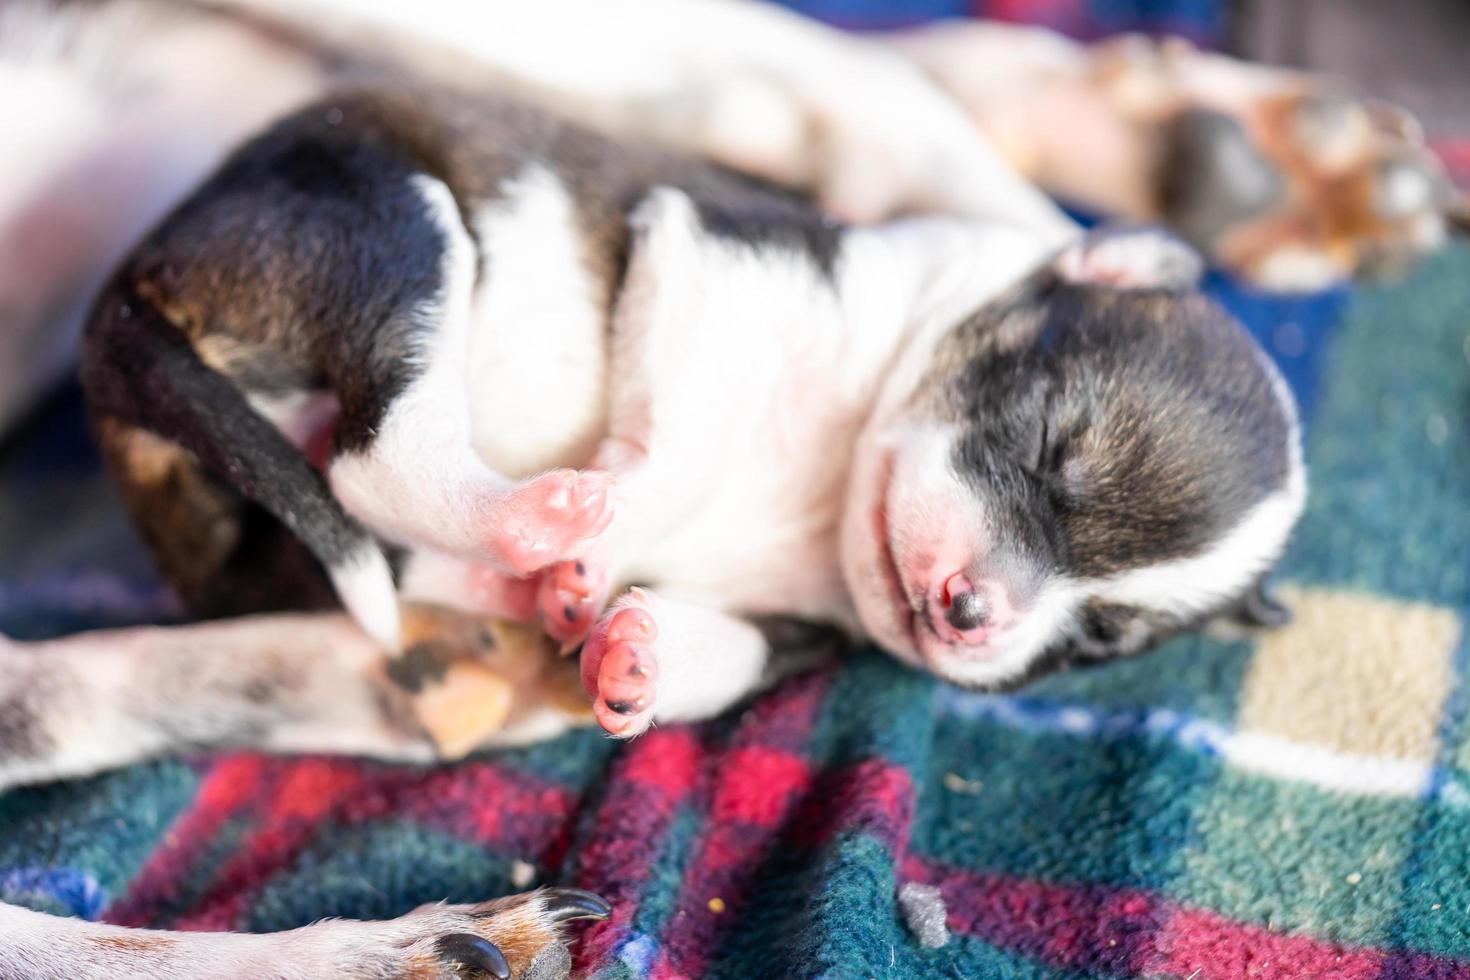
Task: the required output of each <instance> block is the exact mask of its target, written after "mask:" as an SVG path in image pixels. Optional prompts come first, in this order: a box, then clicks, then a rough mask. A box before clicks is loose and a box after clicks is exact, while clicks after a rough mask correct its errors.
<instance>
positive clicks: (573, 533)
mask: <svg viewBox="0 0 1470 980" xmlns="http://www.w3.org/2000/svg"><path fill="white" fill-rule="evenodd" d="M611 490H612V477H611V475H609V474H607V473H603V472H601V471H598V470H584V471H578V470H552V471H551V472H550V473H546V474H543V475H542V476H538V477H537V478H536V479H534V480H531V481H529V482H527V483H525V484H523V485H522V486H520V487H517V488H516V489H515V490H513V491H511V493H510V495H509V497H508V498H507V499H506V500H505V502H504V503H503V504H502V505H501V506H500V507H499V508H498V509H497V511H496V515H495V517H496V521H497V522H498V527H497V528H496V530H495V532H494V534H495V537H494V541H493V543H492V544H493V550H494V551H495V552H496V554H497V556H498V557H499V558H500V560H501V561H502V562H503V563H504V564H505V565H506V566H507V567H508V568H509V569H510V570H511V571H512V572H513V573H515V574H516V575H529V574H531V573H532V572H535V571H538V570H539V569H542V568H545V567H546V566H547V565H550V564H552V563H553V562H557V561H561V560H563V559H566V558H570V557H572V556H573V553H574V552H575V551H576V550H577V548H578V547H579V546H580V545H582V544H583V543H584V542H586V541H587V540H588V539H589V538H593V537H596V536H597V535H598V534H601V533H602V531H603V530H604V529H605V528H606V527H607V525H608V522H609V521H611V520H612V511H613V508H612V498H611Z"/></svg>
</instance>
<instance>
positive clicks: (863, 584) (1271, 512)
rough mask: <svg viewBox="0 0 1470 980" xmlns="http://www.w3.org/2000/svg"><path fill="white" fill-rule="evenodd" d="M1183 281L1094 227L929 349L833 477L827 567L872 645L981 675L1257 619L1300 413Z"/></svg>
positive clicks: (1189, 277)
mask: <svg viewBox="0 0 1470 980" xmlns="http://www.w3.org/2000/svg"><path fill="white" fill-rule="evenodd" d="M1198 272H1199V265H1198V261H1197V259H1196V258H1195V257H1194V255H1193V253H1192V252H1190V251H1189V250H1188V249H1187V248H1186V247H1185V246H1183V245H1181V244H1179V243H1177V242H1176V241H1174V240H1173V239H1170V238H1168V237H1166V236H1164V235H1162V234H1160V233H1156V232H1151V231H1135V232H1113V233H1105V234H1103V235H1097V236H1093V237H1092V238H1089V239H1088V240H1086V241H1084V242H1082V243H1080V244H1078V245H1076V246H1074V247H1072V248H1070V249H1068V250H1067V251H1066V252H1064V253H1063V254H1062V255H1060V256H1059V257H1057V258H1056V259H1055V260H1053V261H1052V262H1051V263H1050V264H1049V265H1047V266H1046V267H1045V268H1043V269H1042V270H1040V271H1039V272H1037V273H1036V274H1034V275H1032V276H1031V277H1029V278H1028V279H1027V280H1025V281H1024V282H1023V283H1022V284H1021V285H1020V286H1019V287H1017V288H1016V289H1015V290H1014V291H1013V292H1011V293H1010V294H1009V295H1007V296H1005V297H1004V298H1002V299H1000V300H998V301H996V302H994V303H992V304H989V305H987V306H985V307H984V308H982V309H981V310H979V311H977V312H976V313H974V314H973V315H972V316H970V317H969V318H967V319H966V320H965V321H964V322H963V323H961V324H960V325H959V326H958V327H957V328H956V329H954V330H953V331H951V332H950V333H949V334H948V335H947V336H946V337H945V338H944V339H942V340H941V341H940V342H939V343H938V345H937V346H936V347H935V348H934V354H933V358H932V361H931V363H930V364H929V365H928V367H927V369H926V373H925V375H924V377H923V381H922V382H921V383H920V384H919V385H918V387H917V389H916V390H914V391H913V392H912V394H911V395H909V396H908V397H907V398H906V399H905V400H903V401H902V404H901V406H900V407H898V408H897V409H894V410H889V411H886V412H884V413H882V414H880V415H879V416H876V417H875V418H874V419H873V421H872V422H871V423H870V425H869V427H868V430H867V431H866V432H865V433H864V435H863V438H862V440H861V444H860V446H859V450H858V460H857V465H856V467H855V469H854V476H853V479H852V483H851V486H850V488H849V498H848V505H847V508H846V512H845V515H844V525H843V531H842V534H843V539H842V551H843V571H844V574H845V576H846V577H847V580H848V585H849V587H850V589H851V591H852V593H853V596H854V598H855V601H856V604H857V609H858V614H859V616H860V618H861V619H862V621H863V623H864V625H865V627H866V628H867V630H868V631H869V633H870V635H871V636H872V637H873V638H874V639H875V640H877V641H878V642H879V643H880V644H882V645H883V646H885V647H887V648H888V649H889V650H891V651H893V652H894V653H895V654H897V655H898V656H899V657H900V658H902V659H904V660H906V661H909V662H911V663H914V664H916V665H919V666H923V667H925V668H927V669H929V670H930V671H932V672H934V673H936V674H939V675H940V676H942V677H945V678H947V679H949V680H952V681H955V682H957V683H960V684H964V685H968V686H975V687H997V686H1007V685H1011V684H1015V683H1018V682H1020V681H1023V680H1025V679H1027V678H1029V677H1031V676H1034V675H1035V674H1037V673H1039V672H1041V671H1043V670H1045V669H1047V668H1048V667H1050V666H1054V665H1057V664H1058V663H1060V662H1062V661H1065V660H1069V659H1094V660H1095V659H1103V658H1108V657H1114V656H1119V655H1124V654H1130V653H1136V652H1138V651H1140V650H1143V649H1145V648H1147V647H1149V646H1151V645H1152V644H1154V643H1155V642H1157V641H1158V640H1160V639H1162V638H1164V637H1166V636H1168V635H1170V634H1172V633H1174V632H1176V631H1178V630H1180V629H1183V628H1186V627H1189V626H1193V625H1196V624H1198V623H1200V622H1202V621H1203V620H1205V619H1208V618H1211V617H1213V616H1216V615H1220V614H1223V613H1227V612H1241V611H1245V612H1248V613H1249V614H1250V615H1249V616H1248V617H1247V618H1252V619H1254V620H1256V621H1258V622H1259V621H1269V620H1271V619H1273V618H1275V616H1276V615H1277V614H1278V613H1279V612H1280V611H1279V609H1278V608H1277V607H1274V606H1273V605H1272V604H1271V603H1269V600H1266V599H1265V598H1264V596H1263V595H1261V593H1260V592H1259V589H1260V582H1261V580H1262V579H1263V577H1264V576H1265V575H1266V574H1267V573H1268V572H1269V570H1270V568H1271V566H1272V565H1273V564H1274V562H1275V561H1276V559H1277V558H1278V556H1279V555H1280V553H1281V551H1282V548H1283V547H1284V545H1285V542H1286V539H1287V535H1288V533H1289V532H1290V530H1291V527H1292V525H1293V524H1294V523H1295V521H1296V519H1297V517H1298V515H1299V514H1300V512H1301V508H1302V504H1303V500H1304V496H1305V473H1304V471H1303V467H1302V462H1301V453H1300V449H1299V444H1298V427H1297V419H1296V411H1295V407H1294V405H1293V403H1292V401H1291V396H1290V394H1289V392H1288V391H1287V389H1286V386H1285V384H1284V383H1283V382H1282V380H1281V378H1280V376H1279V375H1278V374H1277V373H1276V371H1275V369H1274V368H1273V367H1272V365H1271V364H1270V362H1269V361H1268V360H1267V358H1266V355H1265V354H1264V353H1263V352H1262V351H1261V350H1260V349H1259V348H1258V347H1257V346H1256V345H1255V343H1254V342H1253V341H1252V340H1251V339H1250V337H1249V336H1247V335H1246V334H1245V332H1244V331H1243V330H1242V329H1241V328H1240V327H1239V326H1238V325H1237V324H1236V323H1235V322H1234V321H1233V320H1232V319H1231V318H1230V317H1229V316H1228V315H1227V314H1226V313H1225V312H1224V311H1223V310H1221V309H1220V308H1219V307H1218V306H1216V305H1215V304H1214V303H1212V302H1211V301H1210V300H1208V299H1207V298H1205V297H1204V296H1203V295H1201V294H1200V293H1199V292H1197V291H1196V290H1195V289H1194V288H1193V287H1194V284H1195V281H1196V279H1197V276H1198Z"/></svg>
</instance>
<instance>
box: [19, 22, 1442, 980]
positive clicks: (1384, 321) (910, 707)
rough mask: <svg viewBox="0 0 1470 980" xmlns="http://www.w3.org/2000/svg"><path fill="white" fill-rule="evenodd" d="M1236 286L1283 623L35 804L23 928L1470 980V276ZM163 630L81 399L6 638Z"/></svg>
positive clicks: (713, 967) (164, 766) (27, 481)
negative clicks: (1288, 465)
mask: <svg viewBox="0 0 1470 980" xmlns="http://www.w3.org/2000/svg"><path fill="white" fill-rule="evenodd" d="M849 6H850V7H853V8H856V7H861V6H862V4H856V3H854V4H849ZM1043 6H1048V5H1043ZM1049 6H1052V7H1056V8H1058V9H1059V8H1060V7H1061V6H1062V5H1057V4H1052V5H1049ZM1100 6H1107V5H1100ZM1182 6H1185V7H1188V6H1191V5H1188V4H1185V5H1182ZM1195 6H1200V5H1195ZM1211 289H1212V290H1213V291H1214V292H1215V293H1216V294H1217V295H1219V296H1220V297H1221V298H1222V299H1223V300H1224V301H1225V302H1226V303H1227V304H1228V305H1229V306H1230V307H1231V308H1232V309H1233V310H1235V312H1236V313H1237V314H1238V315H1239V316H1241V318H1242V319H1243V320H1244V321H1245V322H1246V323H1247V324H1248V325H1249V326H1250V328H1251V329H1252V330H1253V331H1254V332H1255V333H1256V334H1257V336H1259V337H1260V338H1261V339H1262V341H1263V342H1264V343H1265V345H1266V347H1267V349H1268V350H1270V351H1271V352H1272V353H1273V354H1274V355H1275V356H1276V357H1277V359H1278V361H1279V362H1280V364H1281V365H1282V367H1283V369H1284V371H1285V372H1286V374H1287V376H1288V379H1289V380H1290V382H1291V384H1292V386H1293V387H1294V388H1295V390H1296V392H1297V395H1298V397H1299V399H1300V400H1301V403H1302V405H1303V407H1304V411H1305V417H1306V423H1307V426H1308V432H1309V436H1308V462H1309V465H1310V467H1311V470H1312V477H1313V492H1312V497H1311V501H1310V504H1309V508H1308V512H1307V515H1306V517H1305V519H1304V522H1303V524H1302V527H1301V529H1300V531H1299V533H1298V534H1297V536H1296V539H1295V541H1294V544H1293V546H1292V548H1291V550H1290V553H1289V556H1288V559H1287V561H1286V564H1285V567H1284V571H1283V578H1284V580H1285V581H1286V582H1287V583H1288V592H1287V594H1288V597H1289V600H1290V604H1291V605H1292V606H1293V607H1294V609H1295V612H1296V620H1295V622H1294V624H1293V625H1291V626H1289V627H1287V628H1285V629H1282V630H1280V631H1277V632H1274V633H1270V634H1268V635H1264V636H1261V637H1258V638H1255V639H1253V640H1245V641H1234V642H1231V641H1226V640H1222V639H1215V638H1210V637H1190V638H1185V639H1181V640H1179V641H1177V642H1174V643H1172V644H1170V645H1168V646H1167V647H1166V648H1164V649H1163V650H1161V651H1158V652H1157V653H1155V654H1152V655H1149V656H1146V657H1143V658H1139V659H1136V660H1133V661H1129V662H1121V663H1116V664H1112V665H1109V666H1106V667H1102V668H1097V669H1093V670H1089V671H1081V672H1077V673H1073V674H1068V675H1062V676H1058V677H1054V678H1051V679H1049V680H1046V681H1043V682H1041V683H1039V684H1037V685H1035V686H1033V687H1030V688H1028V689H1026V690H1024V691H1023V692H1020V693H1018V694H1014V695H1009V696H985V695H977V694H970V693H965V692H961V691H958V690H955V689H953V688H950V687H947V686H945V685H943V684H941V683H937V682H935V681H934V680H931V679H929V678H927V677H924V676H920V675H918V674H916V673H913V672H910V671H908V670H905V669H904V668H902V667H900V666H898V665H897V664H895V663H893V662H892V661H890V660H888V659H886V658H885V657H883V656H882V655H880V654H878V653H876V652H866V653H862V654H859V655H857V656H855V657H854V658H852V659H851V661H850V662H847V663H845V664H844V665H842V666H841V667H840V668H834V669H829V670H826V671H823V672H818V673H814V674H808V675H806V676H803V677H799V678H796V679H793V680H792V681H790V682H788V683H786V684H785V685H783V686H781V687H780V688H778V689H776V690H775V691H773V692H771V693H769V694H767V695H766V696H764V697H762V698H761V699H759V700H757V701H756V702H754V703H753V704H751V705H749V706H748V707H747V708H745V709H743V710H741V711H737V712H735V713H732V714H731V715H729V716H728V717H724V718H721V719H719V720H716V721H713V722H709V723H706V724H702V725H694V726H681V727H665V728H661V729H658V730H656V731H653V732H651V733H649V734H647V735H644V736H642V737H640V738H639V739H637V740H636V741H634V742H632V743H631V744H628V745H617V744H614V743H612V742H611V741H609V740H607V739H605V738H603V737H602V736H600V735H599V734H597V733H595V732H590V731H588V732H581V733H574V734H571V735H568V736H566V737H563V738H561V739H558V740H556V741H554V742H551V743H548V744H544V745H540V746H536V747H533V748H530V749H525V750H519V751H513V752H500V753H495V754H487V755H482V756H477V757H473V758H471V759H470V760H468V761H465V762H463V763H460V764H458V765H455V766H449V767H436V768H416V767H403V766H390V765H382V764H375V763H369V762H363V761H355V760H348V759H341V758H292V759H284V758H271V757H265V756H261V755H255V754H233V755H227V756H223V757H212V758H199V759H181V760H169V761H160V762H155V763H149V764H145V765H139V766H135V767H133V768H130V769H126V770H123V771H119V772H114V773H110V774H106V775H102V776H99V777H96V778H93V779H87V780H81V781H75V782H70V783H65V784H59V785H52V786H42V787H35V788H27V789H21V790H16V791H12V792H10V793H8V794H5V795H3V796H0V899H3V900H4V901H8V902H16V903H20V904H24V905H28V906H32V907H35V908H39V909H44V910H47V911H52V912H57V913H61V914H67V915H77V916H83V917H88V918H101V919H105V920H107V921H111V922H117V923H123V924H129V925H149V926H161V927H168V928H174V929H245V930H273V929H285V928H291V927H295V926H299V925H303V924H306V923H308V922H311V921H313V920H315V919H318V918H320V917H323V916H348V917H385V916H394V915H398V914H400V913H402V912H404V911H407V910H408V909H410V908H412V907H414V906H415V905H417V904H419V903H422V902H427V901H434V900H439V899H450V900H455V901H470V900H480V899H483V898H486V897H490V896H494V895H498V894H504V893H509V892H513V891H519V890H522V889H523V888H524V887H526V884H527V882H528V881H529V882H530V883H532V884H539V883H559V884H570V885H577V886H580V887H585V888H590V889H593V890H595V891H597V892H599V893H601V894H602V895H604V896H605V897H607V898H608V899H610V900H611V901H613V902H614V905H615V912H614V915H613V917H612V919H611V920H610V921H609V922H606V923H601V924H596V925H593V926H591V927H590V928H586V929H584V930H583V931H582V932H581V934H580V938H579V944H578V947H577V951H578V962H579V965H580V967H581V968H582V969H584V970H586V971H587V972H588V973H591V974H592V975H594V976H598V977H642V976H653V977H676V976H729V977H740V976H752V977H776V976H832V977H849V976H852V977H908V976H919V975H933V976H964V977H997V978H1001V977H1017V978H1021V977H1075V978H1081V977H1145V976H1146V977H1173V978H1179V980H1215V978H1220V980H1225V978H1245V977H1253V978H1266V977H1280V978H1299V977H1350V978H1370V977H1371V978H1410V977H1415V978H1417V977H1443V978H1450V977H1466V978H1470V867H1467V862H1470V699H1467V697H1466V691H1467V688H1466V681H1467V663H1470V641H1467V638H1466V636H1465V629H1464V626H1465V622H1466V615H1467V612H1470V507H1467V504H1466V498H1467V492H1470V491H1467V488H1470V314H1467V312H1466V311H1467V310H1470V249H1465V248H1456V249H1454V250H1451V251H1450V252H1448V253H1447V254H1445V255H1443V256H1441V257H1439V258H1437V259H1436V260H1434V261H1432V262H1430V263H1429V264H1428V265H1427V266H1426V267H1425V268H1423V269H1422V270H1420V271H1419V272H1418V273H1417V274H1416V275H1415V276H1414V277H1413V278H1412V279H1411V280H1410V281H1408V282H1406V283H1403V284H1401V285H1398V286H1394V287H1392V288H1385V289H1371V290H1362V291H1358V292H1355V293H1353V294H1348V293H1346V292H1340V293H1333V294H1329V295H1325V296H1315V297H1310V298H1301V299H1288V298H1270V297H1262V296H1258V295H1252V294H1248V293H1245V292H1242V291H1240V290H1238V289H1236V288H1234V287H1232V286H1231V285H1230V284H1229V283H1226V282H1224V281H1219V280H1217V281H1214V282H1212V283H1211ZM172 613H173V608H172V605H171V601H170V599H169V598H168V596H167V594H166V593H165V592H164V591H163V590H162V589H161V588H160V587H159V586H158V584H157V582H156V580H155V579H154V578H153V577H152V574H151V572H150V571H149V570H148V566H147V563H146V560H145V559H144V558H143V555H142V551H141V549H140V547H139V546H138V545H137V543H136V542H135V540H134V539H133V538H132V535H131V532H130V531H129V530H128V528H127V526H126V522H125V520H124V518H123V517H122V514H121V510H120V507H119V505H118V504H117V502H116V501H115V499H114V498H113V496H112V495H111V492H110V491H109V489H108V487H107V486H106V484H105V482H104V481H103V480H102V478H101V477H100V475H99V473H98V470H97V465H96V462H95V459H94V457H93V454H92V452H91V450H90V446H89V444H88V441H87V437H86V432H85V426H84V425H83V423H82V418H81V412H80V408H79V403H78V399H77V396H76V393H75V392H74V391H73V392H69V393H66V394H65V395H64V396H63V397H61V398H60V399H59V400H58V401H57V402H56V403H54V404H53V405H51V406H50V407H49V409H48V410H47V411H46V412H44V413H43V414H42V415H41V416H40V417H39V418H38V419H37V420H36V422H35V423H34V424H33V425H32V426H31V428H30V430H29V432H28V434H27V436H26V437H25V438H23V439H22V440H21V441H19V442H17V443H15V444H12V445H10V446H9V447H7V448H6V449H5V450H4V452H3V453H0V631H4V632H6V633H10V634H12V635H18V636H42V635H52V634H57V633H63V632H70V631H74V630H77V629H82V628H88V627H94V626H102V625H117V624H122V623H128V622H138V621H145V620H158V619H161V618H167V617H169V616H170V615H172Z"/></svg>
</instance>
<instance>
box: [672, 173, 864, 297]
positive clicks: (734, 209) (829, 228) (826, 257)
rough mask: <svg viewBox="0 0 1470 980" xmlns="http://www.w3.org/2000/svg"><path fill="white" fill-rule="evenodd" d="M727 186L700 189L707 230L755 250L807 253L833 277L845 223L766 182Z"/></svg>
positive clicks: (701, 216) (699, 206) (699, 209)
mask: <svg viewBox="0 0 1470 980" xmlns="http://www.w3.org/2000/svg"><path fill="white" fill-rule="evenodd" d="M730 183H732V184H734V183H735V181H733V180H732V181H731V182H730ZM723 190H724V193H720V194H714V193H711V189H709V188H701V189H699V190H697V191H696V192H695V193H696V195H697V196H696V197H695V198H694V206H695V210H696V211H697V212H698V214H699V221H700V225H701V227H703V228H704V230H705V231H707V232H709V233H710V234H711V235H714V236H715V237H717V238H724V239H728V240H730V241H733V242H739V243H740V244H742V245H746V246H749V247H752V248H761V247H766V248H769V247H777V248H784V249H789V250H791V251H793V252H796V253H797V254H799V255H803V256H806V257H807V258H808V259H809V260H810V261H811V263H812V265H814V266H815V267H816V268H817V269H818V270H820V272H821V273H822V275H823V276H825V277H827V278H828V279H830V278H831V277H832V273H833V268H834V266H835V265H836V262H837V255H838V253H839V251H840V249H841V247H842V232H843V229H842V226H841V225H840V224H838V223H837V222H835V221H832V220H831V219H828V218H826V217H824V216H823V215H822V214H821V213H820V212H818V211H817V210H816V209H815V208H813V207H812V206H811V205H810V204H808V203H806V202H804V201H802V200H801V199H799V198H796V197H793V196H791V195H788V194H786V193H784V192H782V191H779V190H777V189H774V188H770V187H767V186H765V185H759V184H752V185H751V186H750V187H733V188H724V189H723Z"/></svg>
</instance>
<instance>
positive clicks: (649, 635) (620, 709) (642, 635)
mask: <svg viewBox="0 0 1470 980" xmlns="http://www.w3.org/2000/svg"><path fill="white" fill-rule="evenodd" d="M657 639H658V626H657V625H656V624H655V623H654V621H653V617H652V616H650V615H649V614H648V612H647V611H646V610H643V609H640V608H638V607H636V606H630V607H627V608H624V609H620V610H619V611H617V612H616V613H614V614H613V615H612V616H611V617H610V618H608V619H604V620H603V621H602V622H601V623H599V624H598V626H597V627H596V628H595V629H594V630H593V632H592V635H591V636H590V637H588V639H587V643H586V645H585V646H583V648H582V685H583V686H584V687H585V688H586V689H587V693H588V694H590V695H592V697H593V698H594V699H595V703H594V705H593V712H594V714H595V715H596V716H597V722H598V724H600V725H601V726H602V727H603V728H604V729H605V730H606V731H607V732H608V733H609V734H611V735H617V736H620V737H623V738H629V737H632V736H634V735H637V734H638V733H640V732H642V731H644V730H645V729H646V728H648V726H649V724H650V723H651V722H652V721H653V708H654V701H655V695H656V693H657V684H658V658H657V656H656V655H655V653H654V648H653V643H654V641H655V640H657Z"/></svg>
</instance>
